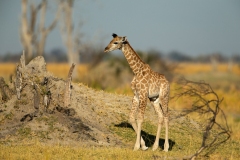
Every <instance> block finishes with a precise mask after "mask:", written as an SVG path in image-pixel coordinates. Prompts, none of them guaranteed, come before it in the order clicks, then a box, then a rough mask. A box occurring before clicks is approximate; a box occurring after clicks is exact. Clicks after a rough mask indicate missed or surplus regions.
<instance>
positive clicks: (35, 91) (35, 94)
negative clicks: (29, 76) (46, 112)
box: [33, 83, 40, 109]
mask: <svg viewBox="0 0 240 160" xmlns="http://www.w3.org/2000/svg"><path fill="white" fill-rule="evenodd" d="M33 99H34V108H35V109H39V105H40V93H39V91H38V89H37V85H36V84H35V83H33Z"/></svg>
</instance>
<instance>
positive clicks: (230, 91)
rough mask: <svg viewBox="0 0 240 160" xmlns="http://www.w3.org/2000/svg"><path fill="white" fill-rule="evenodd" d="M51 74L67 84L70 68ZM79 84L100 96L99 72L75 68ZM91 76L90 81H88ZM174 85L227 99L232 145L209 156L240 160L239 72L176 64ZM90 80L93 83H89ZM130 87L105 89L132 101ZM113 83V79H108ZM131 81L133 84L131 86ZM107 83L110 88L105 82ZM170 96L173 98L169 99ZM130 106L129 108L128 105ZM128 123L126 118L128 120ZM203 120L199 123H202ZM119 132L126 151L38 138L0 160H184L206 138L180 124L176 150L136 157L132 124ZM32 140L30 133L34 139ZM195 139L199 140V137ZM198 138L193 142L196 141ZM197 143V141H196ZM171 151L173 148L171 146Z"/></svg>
mask: <svg viewBox="0 0 240 160" xmlns="http://www.w3.org/2000/svg"><path fill="white" fill-rule="evenodd" d="M47 69H48V71H49V72H52V73H53V74H54V75H55V76H57V77H60V78H64V79H65V78H66V75H67V73H68V70H69V66H68V65H67V64H47ZM14 71H15V64H0V76H2V77H4V78H5V79H6V80H7V79H9V76H10V74H12V73H13V72H14ZM77 72H78V77H79V79H77V80H75V81H80V82H82V83H83V84H84V85H88V86H89V87H92V86H93V87H95V88H97V89H96V90H99V85H98V84H96V83H95V82H94V83H93V81H92V79H94V76H99V74H101V70H97V71H95V72H93V74H91V73H89V72H88V67H87V65H80V66H78V68H77ZM89 74H91V75H89ZM97 74H98V75H97ZM174 75H177V76H175V77H174V79H173V82H172V84H171V91H172V93H174V90H175V89H176V88H175V87H176V86H177V85H176V83H175V79H177V77H178V76H184V77H185V78H187V79H189V80H192V81H200V80H204V81H205V82H207V83H209V84H210V85H211V86H212V88H213V89H214V91H215V92H216V93H217V94H218V95H219V97H222V98H224V100H223V102H222V103H221V108H222V109H223V110H224V112H225V114H226V116H227V120H228V124H229V127H230V128H231V130H232V134H231V139H230V140H228V141H227V143H225V144H224V145H222V146H220V147H219V148H218V149H217V150H216V151H215V152H214V153H213V154H211V155H209V157H204V159H205V158H209V159H239V158H240V100H239V99H240V66H239V65H237V64H235V65H234V66H233V68H232V71H231V72H229V71H228V65H227V64H220V65H219V66H218V68H217V70H215V71H213V70H212V66H211V65H210V64H197V63H196V64H193V63H182V64H178V66H177V68H176V69H175V70H174ZM86 77H90V78H87V79H86ZM126 79H127V80H126V81H127V82H126V83H124V84H123V85H120V84H119V86H120V87H117V88H104V90H105V91H106V92H110V93H113V94H115V95H118V94H121V95H125V96H126V97H128V99H129V101H130V99H131V97H129V96H132V92H131V89H130V84H129V82H130V81H131V77H130V78H129V77H126ZM110 80H111V79H110ZM128 81H129V82H128ZM106 83H110V82H108V81H106ZM171 96H173V95H172V94H171ZM189 103H190V100H189V102H188V100H187V99H178V100H171V101H170V103H169V107H170V109H171V110H177V111H178V110H179V111H180V110H182V109H185V108H188V107H190V106H189ZM129 105H130V104H129ZM124 116H126V117H127V115H124ZM198 118H201V117H198ZM145 119H146V120H145V121H146V122H145V123H144V126H143V134H144V135H145V138H149V139H153V136H154V135H155V134H156V125H153V124H151V123H149V122H148V119H147V118H145ZM119 126H120V127H114V126H110V129H111V130H112V131H113V132H114V133H115V134H116V135H117V136H119V137H120V139H123V140H124V141H125V142H127V143H126V144H128V145H124V146H122V147H120V146H119V145H118V146H115V147H114V146H111V147H110V146H109V147H107V146H104V147H99V146H98V147H95V146H91V147H89V146H88V147H79V146H72V145H61V144H59V145H50V144H44V143H40V142H39V141H40V140H39V138H37V137H36V138H32V139H30V140H29V139H26V138H23V139H22V140H21V143H18V144H11V143H10V144H8V145H5V144H1V145H0V147H1V150H0V158H1V159H33V158H34V159H164V158H168V159H177V158H174V157H183V156H184V155H185V156H186V155H189V154H193V153H194V151H196V149H198V148H199V147H200V145H201V138H202V135H201V134H199V133H198V132H195V130H194V129H190V130H189V128H188V127H189V126H190V125H189V124H186V122H185V124H182V123H181V122H179V125H178V126H177V127H176V126H175V127H174V128H171V127H170V133H169V138H170V140H171V142H170V143H174V144H172V147H171V149H170V151H169V152H168V153H165V152H163V151H161V149H159V150H157V151H155V152H152V151H151V149H149V150H148V151H137V152H133V151H132V148H133V145H134V141H135V133H134V132H133V131H132V129H131V128H130V127H129V126H128V124H119ZM163 133H164V128H163V131H162V132H161V139H160V144H161V141H163V139H162V138H163V135H164V134H163ZM22 134H23V136H24V135H25V134H27V131H24V132H22ZM31 134H32V133H31ZM31 134H27V135H28V136H32V137H34V135H31ZM196 134H199V135H197V136H196ZM194 135H195V136H194ZM196 137H198V138H196ZM170 145H171V144H170Z"/></svg>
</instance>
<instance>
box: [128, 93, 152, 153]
mask: <svg viewBox="0 0 240 160" xmlns="http://www.w3.org/2000/svg"><path fill="white" fill-rule="evenodd" d="M138 106H139V101H138V99H137V97H136V96H134V98H133V101H132V109H131V112H130V115H129V122H130V123H131V125H132V127H133V129H134V131H135V133H136V134H137V131H138V126H137V124H136V120H135V115H136V112H137V109H138ZM140 144H141V149H142V150H144V151H145V150H147V149H148V147H147V146H146V145H145V141H144V140H143V138H142V136H141V140H140ZM138 149H139V148H138ZM136 150H137V148H136Z"/></svg>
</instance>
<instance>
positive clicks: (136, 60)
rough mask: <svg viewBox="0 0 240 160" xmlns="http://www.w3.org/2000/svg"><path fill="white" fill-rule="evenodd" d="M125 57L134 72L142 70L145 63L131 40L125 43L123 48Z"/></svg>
mask: <svg viewBox="0 0 240 160" xmlns="http://www.w3.org/2000/svg"><path fill="white" fill-rule="evenodd" d="M121 50H122V52H123V54H124V56H125V58H126V59H127V61H128V64H129V66H130V68H131V69H132V71H133V73H134V74H135V75H137V74H138V73H140V72H141V71H142V68H143V66H144V65H145V63H144V62H143V61H142V60H141V58H140V57H139V55H138V54H137V53H136V52H135V51H134V50H133V48H132V47H131V45H130V44H129V42H127V43H126V44H124V45H123V46H122V48H121Z"/></svg>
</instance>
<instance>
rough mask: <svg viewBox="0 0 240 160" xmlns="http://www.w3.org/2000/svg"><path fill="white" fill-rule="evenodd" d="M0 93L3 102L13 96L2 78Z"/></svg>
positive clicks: (0, 79)
mask: <svg viewBox="0 0 240 160" xmlns="http://www.w3.org/2000/svg"><path fill="white" fill-rule="evenodd" d="M0 93H1V98H2V100H3V101H4V102H6V101H8V100H10V99H11V97H12V94H13V92H12V90H11V89H10V88H9V87H8V85H7V84H6V82H5V81H4V79H3V78H2V77H0Z"/></svg>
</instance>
